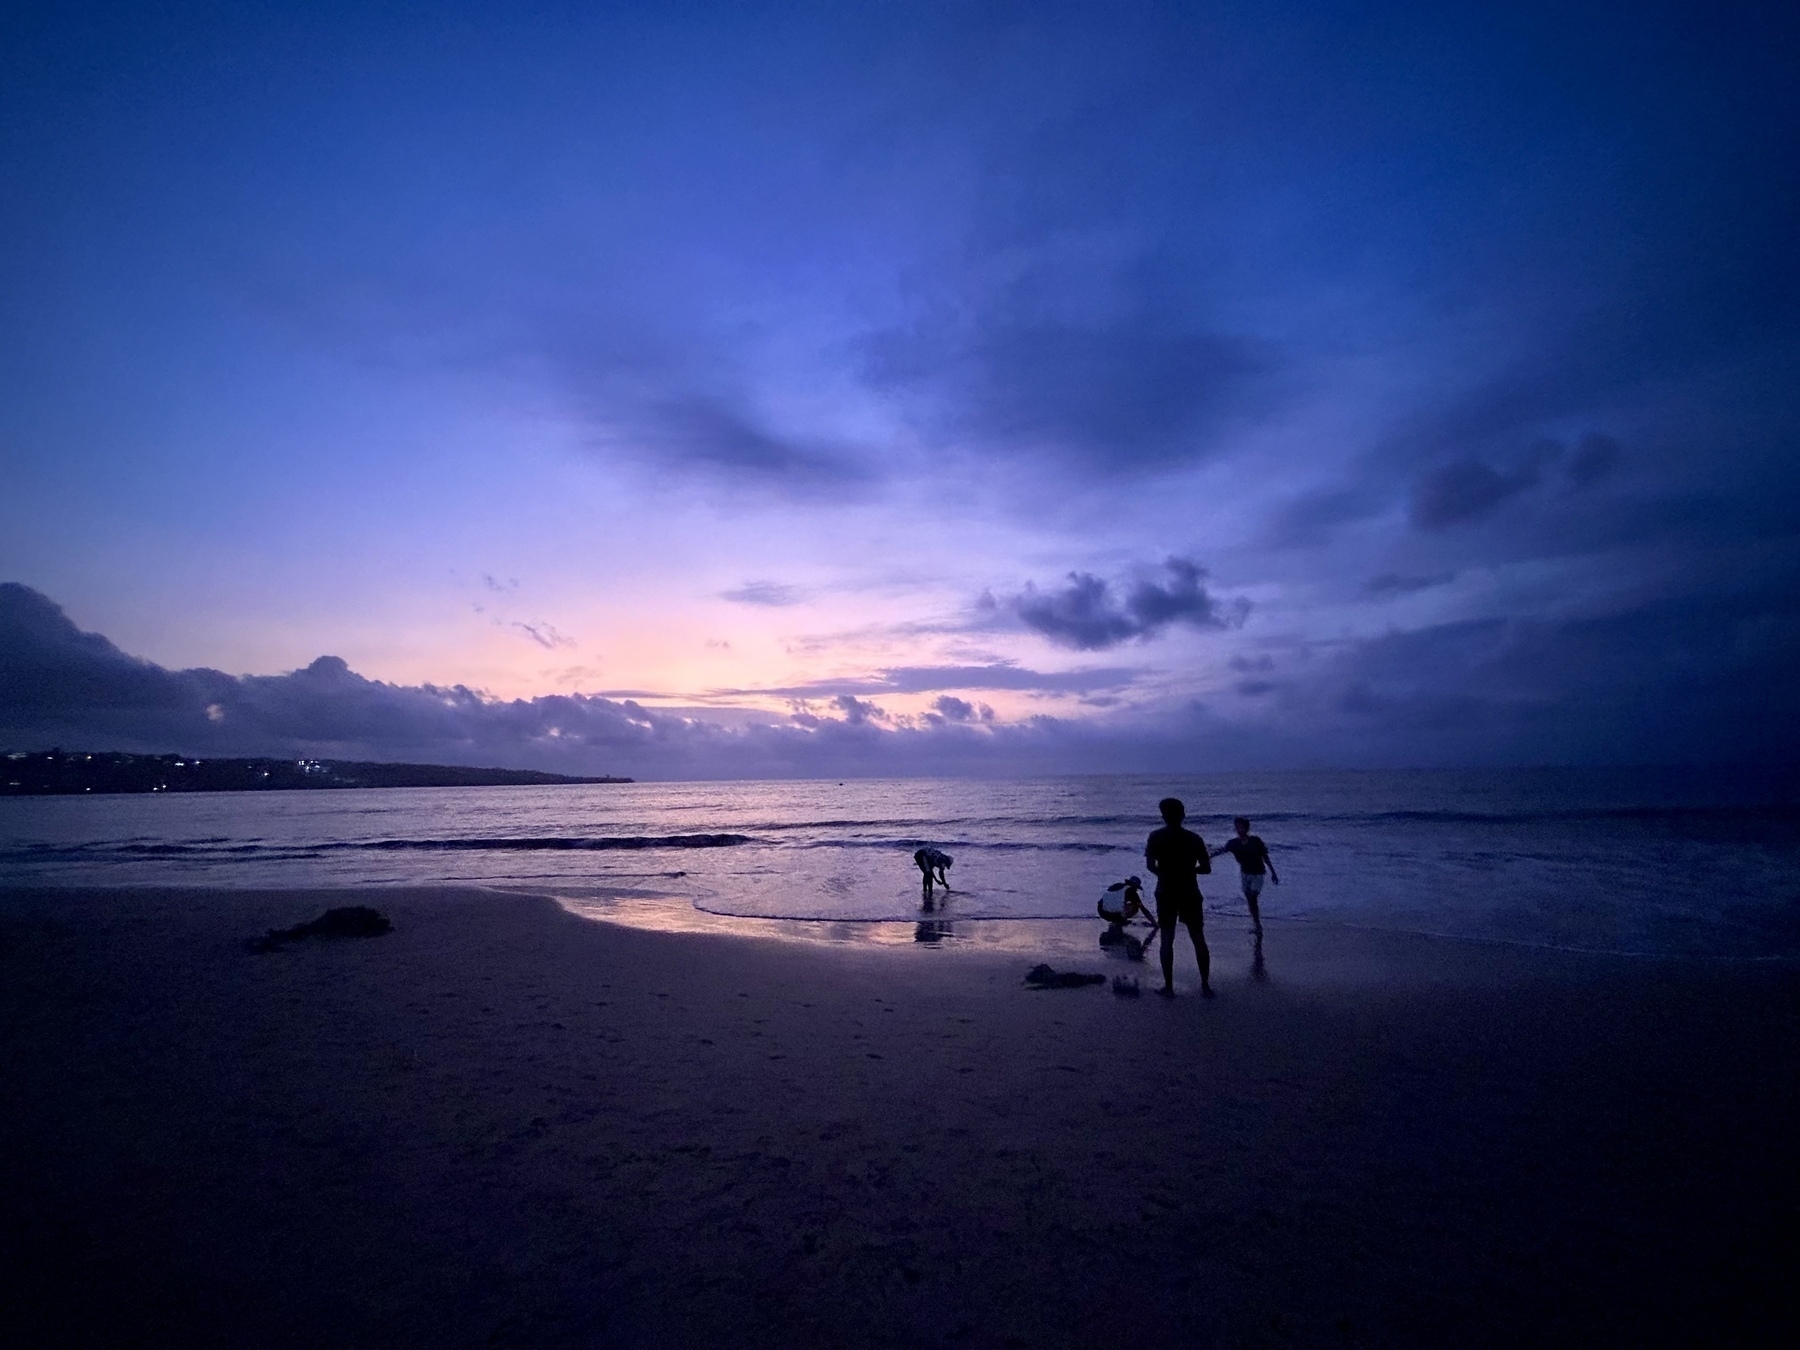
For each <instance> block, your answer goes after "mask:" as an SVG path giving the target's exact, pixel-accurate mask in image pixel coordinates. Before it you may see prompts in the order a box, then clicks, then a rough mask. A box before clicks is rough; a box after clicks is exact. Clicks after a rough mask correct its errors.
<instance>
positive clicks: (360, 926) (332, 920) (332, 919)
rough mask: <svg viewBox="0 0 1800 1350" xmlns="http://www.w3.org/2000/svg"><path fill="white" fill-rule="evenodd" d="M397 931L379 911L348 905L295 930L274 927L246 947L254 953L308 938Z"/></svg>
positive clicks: (372, 935)
mask: <svg viewBox="0 0 1800 1350" xmlns="http://www.w3.org/2000/svg"><path fill="white" fill-rule="evenodd" d="M393 931H394V925H393V923H392V922H391V921H390V920H389V919H388V917H387V915H385V914H383V913H382V912H381V911H380V910H378V909H370V908H369V907H368V906H367V905H345V906H344V907H343V908H342V909H328V910H326V911H325V912H324V913H323V914H321V915H320V916H319V917H318V918H316V919H314V920H313V921H312V922H311V923H297V924H295V925H294V926H293V927H292V928H271V929H270V930H269V931H268V933H267V934H265V935H264V936H263V937H259V938H251V939H250V941H249V942H248V943H247V944H246V945H247V946H248V947H249V948H250V950H251V951H253V952H273V951H279V950H280V949H281V948H282V947H284V946H286V945H287V944H288V943H290V942H298V941H299V940H300V939H301V938H309V937H380V936H381V935H382V934H384V933H391V932H393Z"/></svg>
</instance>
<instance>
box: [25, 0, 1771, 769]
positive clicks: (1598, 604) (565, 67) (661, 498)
mask: <svg viewBox="0 0 1800 1350" xmlns="http://www.w3.org/2000/svg"><path fill="white" fill-rule="evenodd" d="M1797 38H1800V18H1797V17H1796V12H1795V11H1793V10H1792V9H1791V8H1788V7H1780V6H1768V5H1759V6H1743V7H1739V6H1729V5H1728V6H1716V5H1715V6H1700V5H1689V6H1659V5H1655V4H1648V5H1646V4H1633V5H1629V6H1627V5H1623V4H1609V5H1593V4H1583V3H1580V2H1579V0H1575V2H1573V3H1557V4H1554V5H1533V4H1529V3H1506V4H1494V5H1481V4H1474V5H1456V6H1444V5H1438V4H1380V3H1356V4H1283V3H1266V2H1264V3H1256V4H1241V5H1239V4H1206V3H1188V4H1179V5H1160V4H1131V3H1108V4H1104V5H1102V4H1088V5H1060V4H1055V3H1031V4H1023V3H1020V4H983V3H976V2H974V0H970V2H967V3H945V4H931V3H891V2H889V3H878V2H876V0H864V2H862V3H856V2H854V0H849V2H843V3H835V4H817V5H808V4H742V3H740V4H717V5H709V4H697V3H696V4H681V5H644V4H637V5H616V6H608V5H602V4H579V5H567V6H555V5H540V6H532V5H514V6H499V5H490V6H464V5H457V4H454V3H437V4H432V5H384V4H379V3H377V4H370V3H358V4H355V5H343V6H332V5H325V4H313V5H304V6H298V5H284V4H243V3H234V4H230V5H225V4H221V5H217V6H205V5H182V4H171V5H166V6H156V7H149V6H124V7H118V8H109V7H107V6H104V5H88V6H79V7H74V6H50V5H43V6H32V5H19V6H11V7H8V10H7V17H6V18H5V19H4V20H0V181H3V182H4V183H5V184H6V190H5V191H4V192H3V193H0V352H3V354H4V356H3V360H0V482H3V483H4V491H3V492H0V582H4V583H6V584H5V585H4V586H0V742H3V743H5V744H6V745H8V746H11V747H14V748H19V749H25V748H38V747H40V746H42V745H48V744H51V743H56V744H64V745H70V746H74V745H81V746H84V747H92V748H124V749H150V750H169V751H183V752H188V753H202V752H209V753H215V754H219V753H258V754H261V753H270V754H290V753H292V754H302V753H306V754H319V755H335V756H338V757H351V756H355V757H362V758H404V759H414V760H430V761H433V762H457V763H491V764H505V765H517V766H527V767H541V768H550V769H563V770H565V771H572V772H623V773H631V774H633V775H635V776H640V777H710V776H768V775H790V774H791V775H831V776H844V775H847V774H880V773H934V772H942V773H976V774H1004V773H1039V772H1077V771H1160V770H1165V769H1167V770H1170V771H1175V770H1188V771H1201V770H1211V769H1229V768H1233V767H1251V766H1255V767H1305V766H1334V767H1335V766H1368V767H1382V766H1398V765H1408V766H1413V765H1469V764H1477V765H1480V764H1495V765H1500V764H1563V763H1571V764H1580V763H1614V764H1618V763H1626V764H1629V763H1651V762H1657V763H1661V762H1720V761H1723V762H1734V761H1754V760H1764V761H1768V760H1785V761H1792V760H1794V759H1795V758H1800V712H1797V711H1796V710H1795V708H1794V706H1793V705H1794V698H1793V690H1794V689H1796V688H1800V462H1797V455H1796V451H1797V450H1800V397H1797V396H1796V390H1800V257H1797V254H1796V247H1795V240H1797V239H1800V170H1797V169H1796V167H1795V166H1796V165H1800V84H1797V83H1796V82H1795V81H1794V80H1793V79H1792V70H1793V68H1794V61H1795V58H1796V56H1800V41H1797V40H1796V39H1797Z"/></svg>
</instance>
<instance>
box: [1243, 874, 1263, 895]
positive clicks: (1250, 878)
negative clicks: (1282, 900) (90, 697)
mask: <svg viewBox="0 0 1800 1350" xmlns="http://www.w3.org/2000/svg"><path fill="white" fill-rule="evenodd" d="M1265 875H1266V874H1265V873H1262V872H1246V873H1244V899H1246V900H1254V899H1256V897H1257V896H1259V895H1261V894H1262V888H1263V878H1264V876H1265Z"/></svg>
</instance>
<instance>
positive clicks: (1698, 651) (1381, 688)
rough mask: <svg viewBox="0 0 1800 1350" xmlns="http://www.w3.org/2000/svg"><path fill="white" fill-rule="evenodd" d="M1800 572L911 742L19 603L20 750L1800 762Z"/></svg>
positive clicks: (6, 729)
mask: <svg viewBox="0 0 1800 1350" xmlns="http://www.w3.org/2000/svg"><path fill="white" fill-rule="evenodd" d="M1797 583H1800V575H1796V574H1795V572H1794V570H1793V568H1792V567H1788V568H1787V569H1786V570H1781V569H1777V570H1776V571H1774V572H1771V573H1769V574H1767V575H1766V576H1763V577H1761V578H1759V580H1758V582H1757V584H1755V585H1753V586H1745V587H1741V588H1739V589H1737V590H1725V589H1721V588H1712V589H1705V590H1697V591H1696V592H1695V593H1694V594H1693V595H1692V596H1690V597H1687V598H1683V599H1667V600H1661V601H1654V602H1648V603H1645V604H1643V605H1639V606H1637V607H1634V608H1631V609H1628V610H1625V611H1622V612H1618V613H1612V614H1598V615H1590V616H1580V617H1571V618H1564V619H1556V620H1550V619H1483V620H1472V621H1465V622H1459V623H1449V624H1439V625H1433V626H1431V627H1427V628H1423V629H1417V630H1413V631H1409V632H1397V633H1391V634H1384V635H1382V636H1379V637H1375V638H1368V639H1360V640H1352V641H1331V642H1324V641H1321V642H1315V643H1314V644H1312V646H1311V647H1310V648H1308V649H1307V650H1306V651H1305V652H1304V653H1302V654H1300V657H1299V659H1297V660H1296V661H1294V662H1290V663H1284V671H1285V673H1284V675H1283V677H1282V678H1280V679H1279V680H1277V679H1274V678H1270V676H1271V675H1272V670H1273V663H1272V661H1270V662H1268V663H1267V664H1265V656H1266V654H1265V656H1256V657H1250V656H1246V657H1243V658H1242V659H1241V660H1239V661H1237V662H1235V663H1234V668H1235V669H1236V670H1237V671H1238V672H1239V673H1240V675H1241V676H1242V677H1243V678H1241V679H1239V680H1238V681H1237V684H1236V688H1235V692H1236V694H1237V695H1238V696H1239V698H1240V699H1241V700H1243V701H1242V702H1241V703H1233V704H1232V705H1231V706H1232V708H1233V711H1232V714H1231V717H1230V718H1226V717H1223V716H1221V715H1220V714H1219V713H1217V712H1215V711H1212V710H1210V709H1208V708H1206V707H1204V706H1202V705H1200V704H1197V703H1189V704H1187V705H1184V706H1180V707H1173V708H1164V709H1163V710H1162V711H1159V712H1153V713H1145V712H1142V711H1132V710H1130V709H1126V710H1122V711H1120V712H1117V713H1110V714H1096V715H1095V716H1093V717H1092V718H1088V719H1083V720H1070V719H1059V718H1053V717H1034V718H1030V719H1027V720H1025V721H1023V722H1019V723H1012V724H1007V723H1002V722H1000V721H999V720H998V719H995V718H993V717H992V714H991V710H989V709H986V708H984V707H983V706H982V705H980V704H978V703H975V702H973V701H972V700H968V699H963V698H957V697H954V696H953V695H949V694H942V695H940V696H939V697H938V699H937V700H936V701H935V703H934V704H933V707H932V710H931V711H930V712H928V713H927V714H925V715H924V716H923V717H921V718H919V719H918V720H917V722H913V723H908V722H906V721H904V720H903V719H899V718H895V717H893V716H891V715H890V714H887V713H886V712H885V710H883V709H882V708H881V707H880V706H879V705H878V704H877V703H875V702H874V701H873V700H872V699H868V698H862V697H858V696H856V695H855V694H852V693H849V692H841V693H839V694H835V695H832V696H830V697H829V698H828V699H825V700H823V701H822V702H820V703H818V704H814V705H812V706H810V707H806V708H802V709H798V710H796V712H795V714H794V715H793V716H792V717H791V718H780V719H775V720H759V718H760V717H761V716H762V715H754V714H745V713H744V712H743V710H736V712H735V713H734V714H733V715H730V716H727V715H726V714H721V715H720V717H719V719H718V720H709V719H708V718H707V717H706V716H705V715H675V714H672V713H670V712H667V711H659V710H657V709H653V708H646V707H644V706H642V705H641V704H639V703H637V702H635V701H632V700H615V699H611V698H604V697H597V696H584V695H545V696H541V697H538V698H533V699H512V700H501V699H492V698H488V697H486V696H485V695H483V694H481V693H480V692H478V691H475V690H471V689H468V688H465V687H463V686H440V685H430V684H426V685H392V684H387V683H384V682H382V681H378V680H370V679H367V678H365V677H363V676H361V675H359V674H357V673H356V672H355V671H353V670H351V669H350V668H349V666H348V665H346V663H345V662H343V661H342V660H340V659H338V658H336V657H331V656H325V657H320V658H319V659H318V660H316V661H314V662H313V663H312V664H311V665H309V666H306V667H305V668H303V669H300V670H296V671H292V672H289V673H288V674H285V675H273V676H242V677H237V676H230V675H226V674H223V673H221V672H219V671H215V670H204V669H202V670H181V671H171V670H165V669H163V668H162V667H160V666H157V665H154V664H153V663H150V662H146V661H141V660H137V659H135V658H133V657H130V656H128V655H126V654H125V653H123V652H121V651H119V649H118V648H117V647H115V646H114V645H113V644H112V643H110V642H108V641H107V640H106V639H105V638H103V637H101V636H99V635H97V634H93V633H84V632H81V631H80V630H79V629H77V628H76V627H75V625H74V624H72V623H70V622H69V620H68V619H67V617H66V616H65V615H64V614H63V613H62V611H61V610H60V609H58V608H57V607H56V606H55V605H54V604H53V603H51V602H50V601H49V600H47V599H46V598H45V597H43V596H42V595H40V594H38V593H37V592H35V591H32V590H30V589H29V588H27V587H24V586H19V585H15V584H7V585H0V743H3V744H7V745H10V746H13V747H17V748H20V749H26V748H43V747H47V746H50V745H58V744H60V745H63V746H65V747H69V748H86V749H94V750H100V749H120V750H151V751H171V750H178V751H184V752H186V753H190V754H202V755H204V754H214V755H232V754H237V755H280V756H302V755H310V756H316V757H321V758H355V759H376V760H411V761H414V762H426V763H451V764H483V765H500V766H507V767H519V768H541V769H550V770H561V771H564V772H571V773H600V772H614V773H625V774H630V775H633V776H636V777H641V778H661V779H668V778H694V779H698V778H768V777H784V776H800V777H826V776H837V777H843V776H846V775H848V774H865V775H867V774H895V775H903V774H909V773H972V774H1026V773H1036V772H1075V771H1087V772H1163V771H1169V772H1174V771H1180V770H1182V769H1183V768H1184V767H1186V768H1190V769H1191V766H1192V765H1193V764H1195V763H1207V764H1211V765H1216V766H1219V767H1232V766H1251V765H1255V766H1262V767H1268V766H1274V765H1288V766H1299V767H1304V766H1320V765H1346V766H1356V765H1361V766H1380V765H1422V764H1464V763H1489V764H1518V763H1623V764H1630V763H1671V762H1673V763H1682V762H1688V763H1705V762H1721V761H1732V760H1741V761H1744V762H1758V763H1764V764H1782V763H1786V764H1792V763H1793V762H1795V761H1796V760H1800V709H1797V708H1796V706H1795V704H1794V701H1793V697H1792V691H1793V689H1794V688H1796V687H1800V614H1797V613H1796V610H1795V606H1794V604H1793V600H1792V597H1793V595H1794V594H1795V593H1800V584H1797Z"/></svg>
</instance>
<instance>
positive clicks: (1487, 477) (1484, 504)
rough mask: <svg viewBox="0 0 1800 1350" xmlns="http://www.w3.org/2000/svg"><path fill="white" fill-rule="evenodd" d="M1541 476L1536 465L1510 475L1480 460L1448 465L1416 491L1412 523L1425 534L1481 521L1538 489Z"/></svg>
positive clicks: (1527, 465)
mask: <svg viewBox="0 0 1800 1350" xmlns="http://www.w3.org/2000/svg"><path fill="white" fill-rule="evenodd" d="M1539 476H1540V470H1539V466H1538V464H1537V462H1536V461H1530V462H1527V463H1525V464H1522V465H1520V466H1519V467H1518V468H1515V469H1512V470H1510V471H1506V472H1502V471H1501V470H1499V469H1496V468H1494V467H1493V466H1492V465H1490V464H1484V463H1483V462H1482V461H1480V460H1477V459H1464V460H1458V461H1457V462H1455V463H1454V464H1446V465H1444V466H1443V467H1442V468H1440V469H1434V470H1433V471H1432V472H1430V473H1428V474H1426V475H1425V476H1424V477H1423V478H1421V479H1420V480H1419V482H1418V484H1417V486H1415V487H1414V488H1413V494H1412V522H1413V524H1414V525H1416V526H1418V527H1419V528H1420V529H1422V530H1442V529H1446V528H1447V527H1449V526H1451V525H1461V524H1465V523H1467V522H1470V521H1476V520H1480V519H1482V518H1483V517H1485V516H1490V515H1492V514H1493V513H1494V512H1495V511H1496V510H1498V509H1499V507H1500V506H1501V505H1502V504H1503V503H1505V502H1507V501H1509V500H1511V499H1512V498H1514V497H1516V496H1518V495H1519V494H1520V493H1522V492H1525V491H1528V490H1529V489H1531V488H1533V487H1536V486H1537V482H1538V478H1539Z"/></svg>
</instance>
